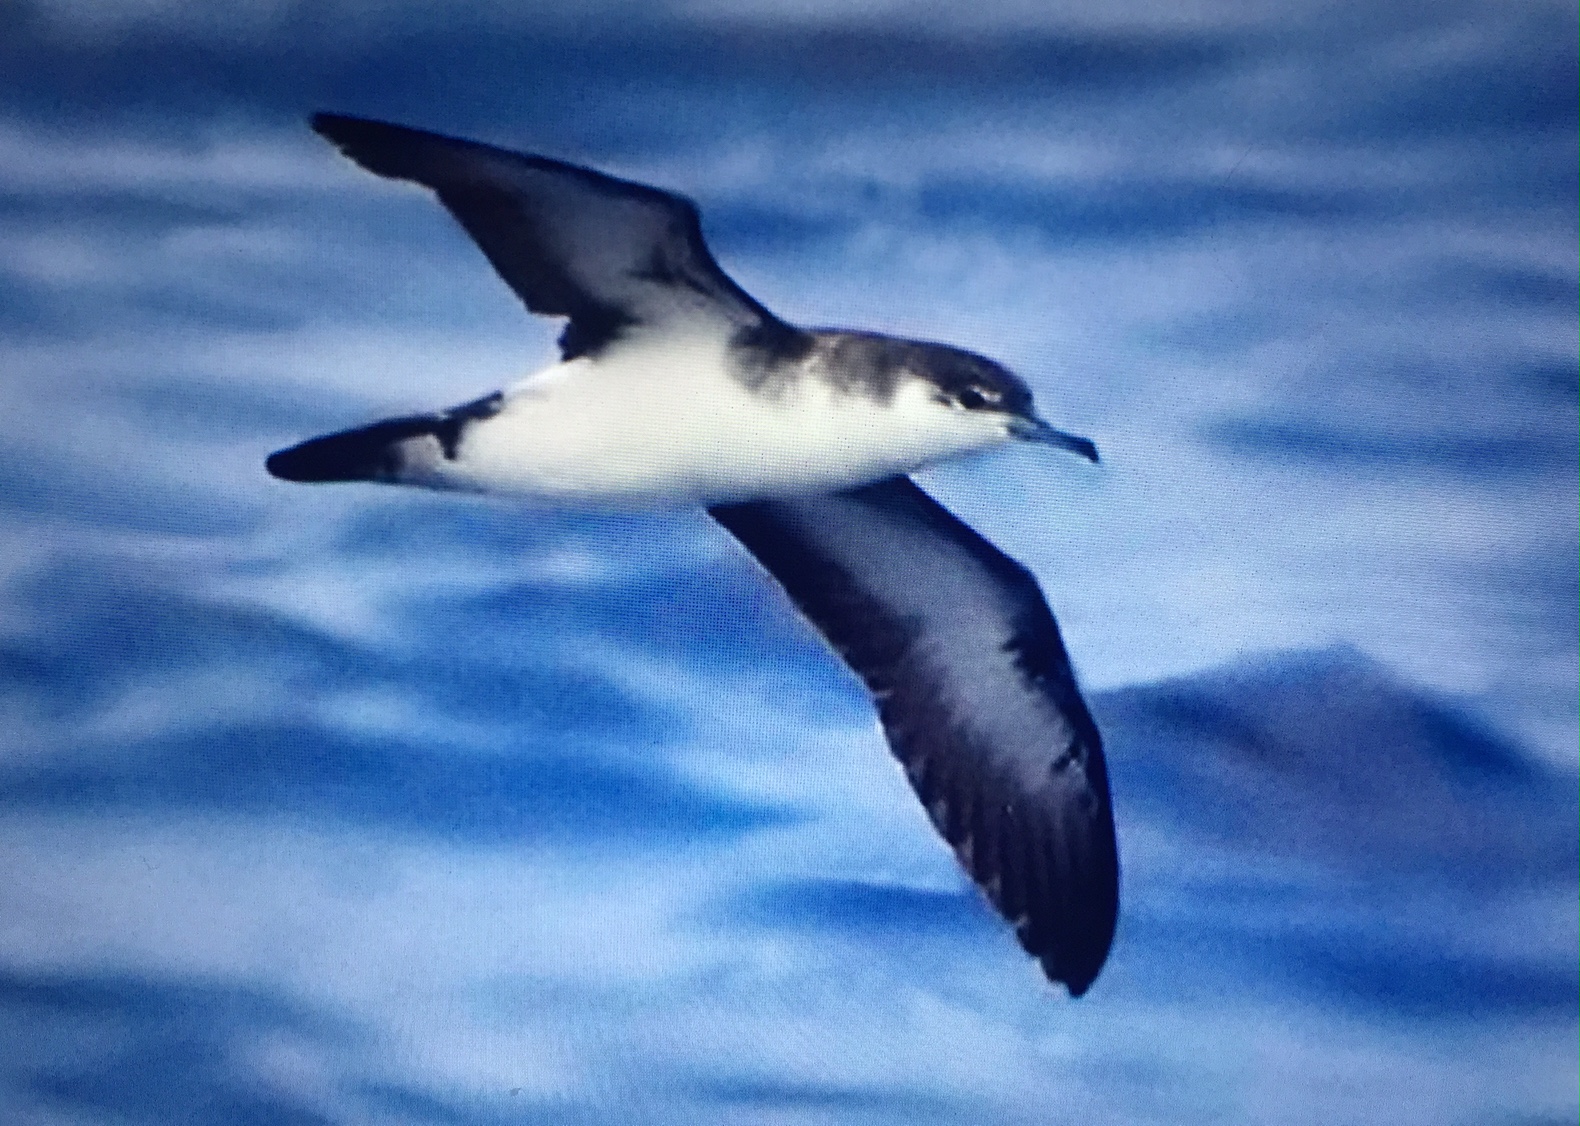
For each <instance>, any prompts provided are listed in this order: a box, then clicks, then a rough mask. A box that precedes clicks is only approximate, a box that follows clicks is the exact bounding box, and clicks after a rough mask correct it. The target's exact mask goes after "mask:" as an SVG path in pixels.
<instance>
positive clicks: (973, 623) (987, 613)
mask: <svg viewBox="0 0 1580 1126" xmlns="http://www.w3.org/2000/svg"><path fill="white" fill-rule="evenodd" d="M709 511H710V513H711V514H712V516H713V518H714V519H715V520H717V521H718V522H719V523H720V524H722V525H723V526H724V527H725V528H726V529H728V530H729V531H730V533H731V534H733V535H734V536H735V538H736V539H738V540H740V541H741V543H743V544H744V545H745V546H746V548H747V549H748V550H749V551H751V553H752V554H753V555H755V556H756V557H757V559H758V561H759V562H761V563H762V565H763V566H764V567H766V568H767V569H768V571H769V572H770V573H772V575H773V576H774V578H776V579H778V580H779V583H780V584H781V585H782V586H783V587H784V589H785V591H786V592H787V593H788V594H789V595H790V598H791V600H792V601H794V602H795V604H796V606H798V607H799V608H800V609H801V612H802V613H804V614H805V615H806V616H807V617H808V618H809V619H810V620H811V622H812V624H813V625H815V626H816V627H817V628H818V630H819V631H820V632H821V633H822V634H823V636H824V637H825V638H827V639H828V641H829V643H830V644H832V645H833V647H834V648H835V649H836V650H837V651H838V652H839V654H840V656H841V657H843V658H844V660H845V661H846V663H847V664H849V665H850V667H851V668H852V669H854V670H855V672H856V673H857V675H859V676H860V677H861V679H862V680H863V681H865V682H866V685H867V687H868V689H869V690H870V691H871V693H872V696H873V699H874V700H875V701H876V703H877V707H878V715H879V717H880V718H881V719H882V722H883V729H884V732H885V733H886V734H887V736H888V740H889V745H890V747H892V748H893V750H894V753H895V755H896V756H897V757H898V758H899V760H900V762H901V763H902V764H903V765H904V767H905V772H906V774H907V775H908V776H909V778H910V780H911V785H912V787H913V788H914V789H915V790H916V794H917V796H918V797H919V798H921V800H922V804H923V805H924V806H925V807H926V809H927V812H928V814H929V816H931V818H932V821H933V824H934V825H935V826H937V828H938V831H939V832H940V833H942V834H943V836H944V838H945V839H946V840H947V841H948V842H949V843H950V844H951V845H953V846H954V849H955V854H956V856H958V857H959V859H960V863H961V864H962V865H963V866H964V867H965V869H966V870H967V871H968V872H969V873H970V874H971V877H972V879H974V880H975V881H976V882H977V884H978V885H979V886H980V887H981V888H982V889H983V891H984V892H986V894H987V896H988V898H989V899H991V900H992V901H993V904H994V906H996V907H997V908H998V910H999V911H1000V912H1001V913H1002V914H1003V915H1004V917H1005V918H1007V919H1009V920H1010V922H1011V923H1013V924H1014V926H1015V932H1016V934H1017V935H1018V936H1019V938H1020V942H1021V945H1022V946H1024V947H1025V948H1026V950H1027V951H1028V952H1029V953H1031V954H1033V955H1034V956H1036V957H1037V958H1038V959H1039V960H1040V961H1041V963H1042V967H1043V970H1044V971H1045V972H1046V973H1047V975H1048V977H1049V979H1051V980H1053V981H1062V982H1064V983H1065V985H1067V986H1068V987H1069V990H1070V993H1071V994H1072V995H1073V996H1080V995H1081V994H1082V993H1084V992H1085V991H1086V989H1087V987H1088V986H1090V985H1091V983H1092V981H1093V979H1094V978H1095V977H1096V976H1097V973H1098V970H1100V969H1101V968H1102V965H1103V962H1104V960H1105V959H1106V958H1107V956H1108V948H1109V946H1110V944H1111V943H1112V941H1113V935H1114V925H1115V921H1116V919H1117V916H1118V909H1119V860H1118V851H1117V846H1116V843H1115V839H1114V820H1113V811H1112V807H1111V806H1110V803H1109V795H1108V773H1107V768H1106V766H1105V764H1104V761H1103V751H1102V741H1101V739H1100V738H1099V736H1098V733H1097V727H1096V725H1095V724H1094V723H1093V722H1092V717H1091V714H1090V713H1089V712H1088V711H1087V709H1086V704H1085V703H1084V702H1083V701H1082V699H1081V695H1080V691H1079V690H1078V689H1077V687H1076V683H1075V677H1074V674H1073V673H1072V671H1071V669H1070V661H1069V658H1068V657H1067V656H1066V654H1065V651H1064V644H1063V642H1062V641H1061V640H1060V638H1059V627H1058V625H1057V624H1056V623H1055V622H1054V619H1053V614H1052V613H1051V612H1050V611H1049V609H1048V604H1047V602H1045V601H1044V600H1043V597H1042V592H1041V590H1040V589H1039V588H1038V586H1037V582H1036V580H1035V579H1034V578H1033V577H1032V576H1031V573H1030V572H1028V571H1027V570H1026V569H1025V568H1024V567H1022V566H1020V565H1019V564H1018V563H1016V562H1015V561H1014V560H1012V559H1010V558H1009V557H1008V556H1006V555H1005V554H1004V553H1003V552H1001V551H999V550H998V549H997V548H995V547H994V546H993V545H992V544H991V543H989V542H988V541H987V540H985V539H983V538H982V537H981V536H980V535H978V534H977V533H976V532H974V531H972V530H971V529H970V528H969V527H967V526H966V525H965V524H963V523H961V522H960V521H959V520H957V519H956V518H955V517H954V516H953V515H952V514H951V513H950V512H949V510H948V509H946V508H944V507H943V506H942V505H940V504H939V503H938V502H937V501H935V500H933V499H932V498H931V497H930V496H928V495H927V494H926V493H925V492H923V491H922V490H921V489H920V488H918V487H917V486H916V485H915V484H913V483H912V482H911V481H910V480H909V479H908V478H904V477H896V478H892V479H890V480H887V481H880V482H878V483H877V484H874V485H868V486H865V487H863V488H859V489H854V490H851V491H849V492H845V493H838V494H835V495H831V496H819V497H806V498H799V499H793V500H773V501H759V502H753V503H750V504H739V505H727V506H721V507H715V508H712V509H710V510H709Z"/></svg>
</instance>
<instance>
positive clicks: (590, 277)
mask: <svg viewBox="0 0 1580 1126" xmlns="http://www.w3.org/2000/svg"><path fill="white" fill-rule="evenodd" d="M313 128H314V129H315V130H316V131H317V132H318V133H319V134H321V135H322V136H324V137H325V138H327V139H328V140H330V141H332V142H334V144H335V145H337V146H338V147H339V149H340V151H341V152H343V153H345V154H346V155H347V156H349V157H350V158H351V159H352V160H354V161H356V162H357V163H358V164H360V165H362V167H364V168H366V169H367V170H368V171H369V172H376V173H377V174H378V175H380V176H388V177H390V178H392V179H397V180H411V181H413V182H415V183H418V184H422V185H424V186H426V187H429V188H432V189H433V190H434V192H436V193H437V194H438V196H439V201H440V202H441V203H443V204H444V205H445V207H447V208H449V210H450V213H451V214H452V215H454V216H455V217H456V219H458V220H460V223H461V226H463V227H465V228H466V231H467V233H468V234H469V235H471V236H472V238H473V240H474V241H475V242H476V243H477V245H478V246H479V247H481V248H482V251H483V253H484V254H485V255H487V256H488V260H489V262H491V263H492V264H493V266H494V269H495V270H497V271H498V272H499V276H500V277H502V278H504V279H505V281H506V283H508V284H509V286H510V288H511V289H513V290H515V291H516V293H517V295H518V296H519V297H520V298H521V300H522V301H524V302H526V305H527V308H528V309H530V310H532V311H533V312H534V313H542V314H545V315H547V316H558V317H569V318H570V324H569V325H568V326H567V327H566V329H565V333H564V335H562V336H561V337H560V349H561V351H562V352H563V353H564V354H565V358H566V359H570V358H573V357H575V356H578V355H586V354H588V353H592V352H596V351H597V350H598V349H600V348H602V347H603V346H604V345H605V344H607V343H609V342H610V341H611V340H613V339H614V338H615V337H616V336H618V335H619V334H621V333H622V332H625V331H629V330H634V329H637V328H638V327H640V326H655V325H661V324H664V323H667V322H671V321H674V320H677V319H683V318H692V319H697V318H702V319H706V320H710V321H712V322H714V323H719V324H721V325H722V326H723V327H725V328H727V329H744V330H748V331H751V330H758V331H769V332H774V331H778V330H783V331H784V332H786V333H790V332H793V330H791V329H789V327H788V326H785V325H783V324H782V323H781V322H780V321H778V320H777V319H776V318H775V317H774V316H773V314H771V313H769V312H768V310H766V309H764V308H763V307H762V306H761V305H759V304H758V303H757V302H756V301H754V300H753V299H752V298H751V296H750V295H749V294H747V293H746V291H745V290H743V289H741V287H740V286H738V285H736V284H735V283H734V282H733V281H731V280H730V278H729V277H728V276H727V275H726V274H725V273H724V271H723V270H721V269H720V268H719V265H718V263H717V262H715V261H714V260H713V255H712V254H710V253H709V252H708V247H707V244H706V243H704V242H703V240H702V226H701V223H700V221H699V220H698V217H697V208H696V205H695V204H693V203H692V202H691V201H690V200H688V199H685V198H683V197H681V196H678V195H671V194H670V193H668V192H664V191H660V190H659V189H657V188H651V187H648V186H647V185H645V184H636V183H632V182H630V181H628V180H618V179H616V178H615V177H613V176H605V175H604V174H603V173H601V172H594V171H592V170H591V169H588V168H580V167H577V166H576V165H574V164H564V163H561V162H560V161H557V160H549V159H548V158H546V157H541V156H528V155H525V154H523V153H515V152H510V151H508V150H506V149H499V148H494V147H493V146H492V145H484V144H478V143H477V142H475V141H463V140H458V139H456V138H454V137H445V136H442V135H440V134H438V133H428V132H425V131H423V130H420V129H408V128H406V127H405V126H402V125H390V124H386V123H385V122H381V121H368V120H365V119H363V118H357V117H343V116H341V115H339V114H332V113H320V114H316V115H314V117H313Z"/></svg>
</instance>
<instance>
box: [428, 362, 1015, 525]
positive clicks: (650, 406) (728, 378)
mask: <svg viewBox="0 0 1580 1126" xmlns="http://www.w3.org/2000/svg"><path fill="white" fill-rule="evenodd" d="M1005 440H1007V436H1006V434H1005V432H1004V427H1003V425H1002V423H1001V422H999V421H996V420H994V419H993V418H991V417H984V416H983V415H981V414H980V413H973V412H966V411H960V410H956V409H951V408H949V407H946V406H943V405H941V404H939V403H937V402H936V401H934V399H933V397H932V395H931V393H930V392H929V391H928V389H927V388H926V387H925V386H924V385H923V384H921V383H920V382H919V381H906V382H905V383H903V384H902V385H901V387H900V388H899V389H898V390H897V391H896V393H895V394H894V395H893V396H892V397H891V398H890V399H888V400H887V401H883V400H879V399H875V398H873V397H872V396H870V395H867V394H864V393H861V392H855V391H839V390H836V389H835V388H833V387H831V386H830V385H829V384H828V383H827V382H826V381H825V380H823V379H821V378H818V377H816V376H806V377H803V378H800V379H795V380H788V381H785V382H784V383H783V384H782V385H780V386H778V387H777V388H774V387H770V388H767V389H764V390H753V389H750V388H748V387H746V386H745V385H744V384H742V383H741V382H740V381H739V380H738V379H736V378H735V377H734V376H733V375H732V374H731V373H730V372H729V371H727V370H726V366H725V346H724V343H723V342H722V341H720V340H710V339H706V338H703V339H692V340H686V339H675V340H669V341H665V342H659V343H657V344H655V343H653V342H651V341H644V342H642V343H641V345H640V346H637V345H627V346H624V347H618V346H617V347H615V348H612V349H609V350H608V351H606V352H604V353H601V354H600V355H599V356H598V357H597V358H596V359H589V358H581V359H576V360H572V361H569V362H567V363H559V364H555V365H553V366H552V367H550V368H547V369H545V370H544V371H542V372H539V373H538V374H537V375H534V376H532V377H530V378H529V379H527V380H524V381H523V382H522V383H520V384H518V385H516V386H515V387H512V388H511V389H510V390H509V391H507V392H506V399H505V405H504V408H503V409H502V410H501V411H500V412H499V413H498V414H497V415H494V416H493V417H492V418H488V419H484V420H480V421H476V422H473V423H471V424H470V425H469V426H467V428H466V429H465V431H464V433H463V436H462V440H461V442H460V445H459V447H458V449H457V451H456V457H455V458H454V459H453V460H449V459H445V458H444V457H443V456H442V454H441V451H440V449H439V445H438V442H437V441H435V440H434V439H432V438H422V439H417V440H414V441H413V442H411V443H408V444H407V445H408V446H413V447H417V446H419V443H420V444H421V446H420V448H411V449H405V450H403V453H404V454H405V457H406V461H407V469H406V471H405V472H404V473H403V474H402V479H403V480H406V481H409V482H410V483H412V484H418V485H428V486H432V487H437V488H454V489H467V490H472V491H477V492H485V493H494V494H503V495H512V496H522V497H529V498H532V499H534V500H536V501H539V502H543V503H548V504H555V505H574V506H579V507H581V506H595V507H615V508H640V507H652V506H655V505H660V506H661V505H687V504H718V503H727V502H731V501H745V500H760V499H766V498H769V497H776V496H794V495H805V494H809V493H821V492H829V491H832V490H836V489H843V488H850V487H853V486H855V485H860V484H866V483H868V482H871V481H876V480H880V479H882V478H885V477H889V476H892V475H893V474H896V473H905V472H910V471H911V470H914V469H916V468H918V467H919V466H921V465H924V464H926V463H928V462H931V461H936V460H939V459H941V458H946V457H950V456H953V455H957V454H961V453H965V452H968V451H971V450H977V449H984V448H986V447H989V446H993V445H997V444H999V443H1001V442H1003V441H1005Z"/></svg>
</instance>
